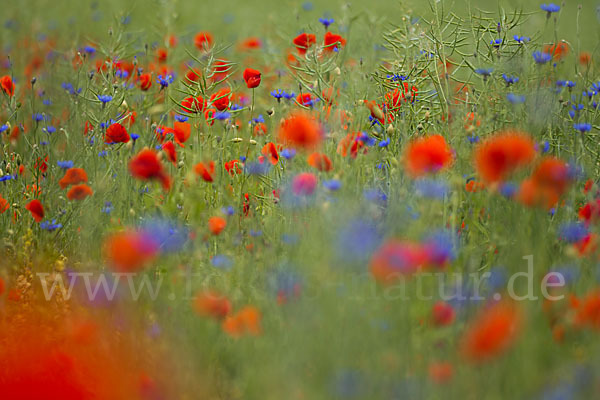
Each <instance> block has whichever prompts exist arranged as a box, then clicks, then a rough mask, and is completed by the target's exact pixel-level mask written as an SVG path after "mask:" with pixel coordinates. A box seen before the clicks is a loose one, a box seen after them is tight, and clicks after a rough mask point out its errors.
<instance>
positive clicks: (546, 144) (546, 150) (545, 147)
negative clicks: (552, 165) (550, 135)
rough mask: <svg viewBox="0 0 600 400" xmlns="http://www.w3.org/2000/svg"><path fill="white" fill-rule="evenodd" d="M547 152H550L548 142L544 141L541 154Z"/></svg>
mask: <svg viewBox="0 0 600 400" xmlns="http://www.w3.org/2000/svg"><path fill="white" fill-rule="evenodd" d="M548 150H550V142H549V141H547V140H546V141H544V145H543V146H542V153H547V152H548Z"/></svg>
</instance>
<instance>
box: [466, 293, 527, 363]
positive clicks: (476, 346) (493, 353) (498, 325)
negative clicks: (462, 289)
mask: <svg viewBox="0 0 600 400" xmlns="http://www.w3.org/2000/svg"><path fill="white" fill-rule="evenodd" d="M521 319H522V318H521V313H520V312H519V309H518V308H517V307H516V306H514V305H512V304H508V303H497V304H494V305H492V306H490V307H488V308H486V309H484V310H482V311H481V313H480V314H479V315H478V316H477V317H475V319H474V320H473V321H471V324H470V325H469V326H468V327H467V330H466V331H465V333H464V335H463V338H462V343H461V350H462V353H463V355H464V356H465V357H466V359H467V360H468V361H471V362H474V363H481V362H484V361H489V360H491V359H493V358H495V357H497V356H499V355H501V354H502V353H503V352H504V351H506V350H507V349H508V348H509V347H510V346H511V345H512V344H513V343H514V342H515V340H516V339H517V334H518V333H519V329H520V326H521Z"/></svg>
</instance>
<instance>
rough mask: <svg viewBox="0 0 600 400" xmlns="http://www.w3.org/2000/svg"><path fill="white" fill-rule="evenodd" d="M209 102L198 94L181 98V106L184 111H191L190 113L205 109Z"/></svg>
mask: <svg viewBox="0 0 600 400" xmlns="http://www.w3.org/2000/svg"><path fill="white" fill-rule="evenodd" d="M206 106H207V103H206V101H205V100H204V99H203V98H202V96H198V97H192V96H189V97H186V98H185V99H183V100H181V108H182V109H183V111H185V112H189V113H198V112H203V111H204V109H205V108H206Z"/></svg>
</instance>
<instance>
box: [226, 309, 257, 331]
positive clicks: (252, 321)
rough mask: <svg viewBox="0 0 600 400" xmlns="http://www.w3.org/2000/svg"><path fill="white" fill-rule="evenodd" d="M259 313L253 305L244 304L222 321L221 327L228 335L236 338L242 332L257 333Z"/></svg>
mask: <svg viewBox="0 0 600 400" xmlns="http://www.w3.org/2000/svg"><path fill="white" fill-rule="evenodd" d="M260 321H261V314H260V311H258V309H257V308H256V307H254V306H246V307H244V308H242V309H241V310H240V311H238V312H237V313H236V314H234V315H230V316H228V317H227V318H225V320H224V321H223V324H222V328H223V331H224V332H225V333H227V334H228V335H229V336H231V337H234V338H237V337H240V336H242V335H243V334H246V333H247V334H251V335H259V334H260V332H261V327H260Z"/></svg>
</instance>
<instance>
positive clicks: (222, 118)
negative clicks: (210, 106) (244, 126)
mask: <svg viewBox="0 0 600 400" xmlns="http://www.w3.org/2000/svg"><path fill="white" fill-rule="evenodd" d="M213 118H214V119H218V120H219V121H225V120H227V119H229V118H231V114H230V113H228V112H227V111H218V112H216V113H215V115H214V117H213Z"/></svg>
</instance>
